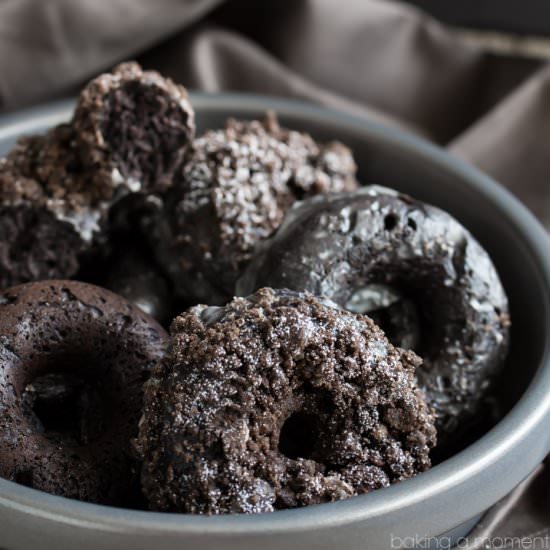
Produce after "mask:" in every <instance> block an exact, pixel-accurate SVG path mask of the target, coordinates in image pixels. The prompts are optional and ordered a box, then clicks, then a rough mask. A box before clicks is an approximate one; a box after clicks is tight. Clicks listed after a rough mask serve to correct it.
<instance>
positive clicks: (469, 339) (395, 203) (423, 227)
mask: <svg viewBox="0 0 550 550" xmlns="http://www.w3.org/2000/svg"><path fill="white" fill-rule="evenodd" d="M380 284H382V285H389V287H391V288H395V289H397V291H398V293H400V294H401V295H402V296H404V297H405V298H406V300H408V301H409V305H410V302H413V303H414V304H415V305H416V309H417V315H418V318H419V319H420V335H419V338H420V341H419V343H417V348H416V350H415V351H417V353H419V354H420V355H421V356H422V357H423V359H424V364H423V365H422V366H421V367H420V369H419V370H418V372H417V376H418V380H419V383H420V385H421V387H422V388H424V390H425V392H426V394H427V398H428V402H429V403H430V404H431V405H432V406H433V407H434V409H435V411H436V414H437V426H438V434H439V435H438V439H439V440H440V441H441V442H444V440H445V439H446V438H447V437H449V436H450V435H451V434H452V433H453V432H455V430H457V429H458V428H460V427H464V426H466V425H467V421H468V420H469V419H470V420H471V419H472V417H473V415H475V413H476V411H478V410H479V408H480V406H481V405H482V403H483V401H484V399H485V397H486V396H487V392H488V388H489V386H490V384H491V382H492V380H493V378H494V377H495V375H496V374H497V372H498V371H499V369H500V367H501V366H502V364H503V360H504V358H505V356H506V353H507V348H508V341H509V324H510V319H509V315H508V301H507V298H506V294H505V292H504V290H503V288H502V285H501V283H500V280H499V278H498V275H497V272H496V270H495V267H494V265H493V264H492V262H491V259H490V258H489V256H488V254H487V253H486V252H485V250H483V248H482V247H481V246H480V244H479V243H478V242H477V241H476V240H475V239H474V237H473V236H472V235H471V234H470V233H469V232H468V231H467V230H466V229H465V228H464V227H462V226H461V225H460V224H459V223H458V222H457V221H456V220H455V219H454V218H452V217H451V216H450V215H449V214H447V213H446V212H443V211H442V210H440V209H438V208H435V207H433V206H429V205H426V204H423V203H420V202H418V201H416V200H414V199H412V198H411V197H408V196H404V195H400V194H398V193H397V192H394V191H392V190H389V189H385V188H380V187H377V186H370V187H366V188H363V189H361V190H359V191H357V192H355V193H354V194H346V195H344V194H341V195H338V196H333V197H319V198H315V199H312V200H309V201H304V202H303V204H301V205H300V206H298V207H297V208H296V209H295V210H293V211H292V212H291V213H290V215H289V216H288V218H287V219H286V220H285V222H284V223H283V225H282V226H281V227H280V229H279V231H278V232H277V233H276V235H275V236H274V237H273V239H272V240H271V242H270V243H268V244H267V245H266V248H265V250H264V252H263V253H262V254H260V255H259V256H258V258H257V260H256V261H255V262H254V265H251V266H250V268H249V271H248V272H247V274H246V275H245V277H244V278H243V280H242V281H241V283H240V285H239V288H238V292H239V294H242V295H246V294H247V293H249V292H250V291H252V290H253V289H255V288H258V287H261V286H265V285H270V286H273V287H278V288H291V289H295V290H300V291H302V290H307V291H309V292H312V293H314V294H317V295H322V296H325V297H327V298H329V299H331V300H333V301H334V302H336V303H337V304H339V305H340V306H341V307H344V308H348V309H352V310H354V311H356V312H357V311H359V312H360V311H363V312H367V311H368V310H369V309H372V306H369V303H368V299H367V298H369V296H370V297H371V298H372V295H373V294H374V295H375V296H376V295H377V294H378V295H379V294H380V288H379V287H377V285H380ZM373 285H375V286H374V287H373ZM386 288H387V287H386ZM362 303H363V305H362ZM393 303H395V300H393ZM396 306H397V305H396ZM361 308H363V309H361ZM409 309H410V308H409ZM414 315H415V314H414V313H413V314H412V317H411V314H410V313H407V314H406V315H403V314H401V318H402V319H403V322H404V325H403V326H402V328H405V329H406V330H405V333H406V334H410V333H411V330H410V325H411V321H410V320H411V318H412V319H414ZM393 319H394V322H395V319H396V316H395V315H393ZM397 322H398V323H399V317H398V318H397ZM405 324H406V325H407V327H409V328H407V327H405ZM399 338H402V336H401V337H399ZM415 338H418V337H415ZM404 343H405V342H403V341H399V339H398V341H397V344H399V345H403V344H404Z"/></svg>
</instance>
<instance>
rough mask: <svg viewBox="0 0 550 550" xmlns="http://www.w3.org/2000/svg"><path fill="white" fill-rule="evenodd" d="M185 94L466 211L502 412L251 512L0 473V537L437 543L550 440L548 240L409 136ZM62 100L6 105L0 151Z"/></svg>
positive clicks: (284, 108) (49, 116)
mask: <svg viewBox="0 0 550 550" xmlns="http://www.w3.org/2000/svg"><path fill="white" fill-rule="evenodd" d="M192 99H193V104H194V106H195V109H196V111H197V115H198V117H197V118H198V124H199V127H202V128H206V127H219V126H220V125H222V123H223V121H224V119H225V118H226V117H228V116H237V117H247V118H250V117H256V116H258V115H260V114H261V113H262V112H264V111H265V110H266V109H268V108H271V109H275V110H276V111H277V112H278V113H279V115H280V117H281V119H282V121H283V122H284V123H285V124H287V125H288V126H290V127H293V128H298V129H302V130H306V131H308V132H311V133H312V134H314V135H315V136H316V137H318V138H320V139H339V140H341V141H344V142H345V143H347V144H348V145H349V146H350V147H352V148H353V150H354V152H355V156H356V159H357V161H358V164H359V169H360V176H361V179H362V180H363V181H364V182H376V183H379V184H382V185H387V186H390V187H395V188H397V189H400V190H402V191H404V192H407V193H410V194H411V195H414V196H415V197H418V198H419V199H422V200H425V201H428V202H430V203H433V204H435V205H437V206H440V207H442V208H444V209H446V210H448V211H449V212H451V213H452V214H453V215H454V216H456V217H457V218H458V219H459V220H460V221H462V223H464V224H465V225H466V226H467V227H468V228H469V229H470V230H471V231H472V232H473V233H474V235H475V236H476V237H477V238H478V239H479V240H480V241H481V242H482V244H483V245H484V246H485V247H486V248H487V250H488V251H489V253H490V254H491V256H492V258H493V260H494V261H495V263H496V265H497V268H498V270H499V273H500V275H501V277H502V280H503V283H504V285H505V287H506V290H507V292H508V295H509V298H510V301H511V309H512V320H513V331H512V349H511V352H510V357H509V361H508V364H507V367H506V372H505V375H504V380H505V384H504V385H503V389H502V392H501V393H502V395H501V400H502V401H503V403H504V407H505V409H506V410H507V411H508V412H507V413H506V414H505V415H504V417H503V418H502V420H501V421H500V422H499V423H498V424H497V425H496V427H494V428H493V429H492V430H490V431H489V432H488V433H486V434H485V435H483V436H482V437H481V438H480V439H478V440H477V441H476V442H475V443H474V444H472V445H471V446H469V447H468V448H466V449H465V450H463V451H461V452H459V453H458V454H456V455H455V456H453V457H452V458H450V459H448V460H445V461H444V462H442V463H441V464H439V465H437V466H435V467H434V468H432V469H431V470H430V471H428V472H426V473H424V474H422V475H419V476H418V477H416V478H414V479H411V480H408V481H405V482H402V483H400V484H398V485H394V486H392V487H389V488H387V489H381V490H379V491H376V492H374V493H371V494H368V495H363V496H359V497H354V498H351V499H348V500H346V501H341V502H337V503H333V504H322V505H319V506H311V507H308V508H302V509H296V510H286V511H281V512H275V513H272V514H264V515H260V516H245V515H235V516H219V517H200V516H191V515H174V514H159V513H153V512H138V511H130V510H121V509H113V508H109V507H103V506H96V505H92V504H86V503H82V502H76V501H72V500H67V499H63V498H59V497H54V496H51V495H48V494H45V493H41V492H39V491H36V490H33V489H29V488H26V487H22V486H19V485H16V484H15V483H12V482H8V481H4V480H0V547H2V548H6V549H10V550H11V549H21V548H45V547H47V548H58V549H70V550H73V549H75V548H79V549H90V550H98V549H103V548H113V549H114V548H132V549H134V550H137V549H147V550H149V549H151V548H154V549H155V550H165V549H166V550H173V549H175V548H199V549H201V550H220V549H224V550H234V549H238V550H247V549H258V548H262V549H263V550H270V549H276V550H279V549H280V548H287V549H301V550H306V549H310V548H311V549H316V550H320V549H329V548H330V549H333V548H339V549H341V550H344V549H347V548H353V549H358V548H364V549H366V548H369V550H373V549H384V548H392V547H393V548H404V547H406V545H407V544H409V545H410V543H411V542H412V541H413V540H414V539H415V537H416V539H417V540H419V539H421V538H425V539H427V540H431V541H432V542H433V546H434V547H436V546H437V547H439V548H445V547H447V546H448V545H449V543H450V542H451V541H452V540H453V539H455V538H456V537H458V536H462V535H465V534H466V533H467V532H468V530H469V529H470V528H471V526H472V525H473V524H474V523H475V522H476V520H477V519H478V518H479V517H480V515H481V514H482V513H483V512H484V511H485V510H487V509H488V508H489V507H490V506H491V505H493V504H494V503H495V502H496V501H497V500H499V499H500V498H501V497H503V496H504V495H506V494H507V493H508V492H509V491H510V490H511V489H513V488H514V487H515V486H516V485H517V484H518V483H519V482H520V481H521V480H522V479H524V478H525V477H526V476H527V475H528V474H529V473H530V472H531V471H532V470H533V469H534V468H535V466H536V465H537V464H538V463H539V462H540V461H541V459H542V458H543V457H544V456H545V455H546V454H547V453H548V451H549V450H550V364H549V357H548V355H549V354H548V351H549V350H548V334H550V242H549V239H548V237H547V235H546V233H545V231H544V230H543V228H542V227H541V226H540V225H539V224H538V223H537V221H535V219H534V218H533V216H531V214H529V213H528V212H527V210H526V209H525V208H524V207H523V206H522V205H521V204H519V203H518V202H517V201H516V200H515V199H514V198H513V197H512V196H510V195H509V194H508V193H507V192H506V191H505V190H504V189H503V188H502V187H500V186H499V185H497V184H496V183H495V182H494V181H492V180H491V179H489V178H488V177H486V176H484V175H483V174H481V173H480V172H478V171H477V170H475V169H474V168H472V167H470V166H468V165H466V164H465V163H463V162H460V161H458V160H456V159H454V158H452V157H450V156H449V155H447V154H446V153H444V152H442V151H441V150H439V149H437V148H436V147H433V146H431V145H429V144H427V143H426V142H424V141H422V140H420V139H418V138H416V137H413V136H410V135H407V134H404V133H402V132H399V131H396V130H393V129H388V128H385V127H382V126H379V125H378V124H375V123H373V122H370V121H368V120H364V119H358V118H353V117H349V116H344V115H342V114H339V113H336V112H333V111H330V110H327V109H320V108H315V107H311V106H308V105H304V104H301V103H297V102H290V101H281V100H276V99H272V98H263V97H258V96H245V95H215V96H209V95H194V96H193V98H192ZM71 107H72V104H71V103H69V102H64V103H60V104H56V105H52V106H49V107H47V108H44V109H34V110H31V111H27V112H25V113H22V114H21V113H19V114H16V115H10V116H9V117H5V118H4V119H3V120H2V121H0V153H1V152H3V151H5V150H6V148H7V147H9V145H11V143H13V141H14V139H15V138H16V137H17V136H18V135H20V134H21V133H24V132H36V131H42V130H43V129H45V128H46V127H48V126H50V125H52V124H55V123H57V122H60V121H63V120H66V119H67V118H68V117H69V113H70V109H71ZM0 421H1V417H0ZM0 452H1V449H0ZM438 536H440V537H444V538H443V539H441V540H440V541H439V543H437V542H436V541H435V539H432V538H433V537H438ZM422 544H423V546H422V547H424V548H425V547H427V545H426V543H425V542H423V543H422Z"/></svg>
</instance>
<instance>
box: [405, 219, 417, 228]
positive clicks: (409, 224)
mask: <svg viewBox="0 0 550 550" xmlns="http://www.w3.org/2000/svg"><path fill="white" fill-rule="evenodd" d="M407 226H408V227H410V228H411V229H412V230H413V231H416V228H417V225H416V222H415V221H414V220H413V219H412V218H408V219H407Z"/></svg>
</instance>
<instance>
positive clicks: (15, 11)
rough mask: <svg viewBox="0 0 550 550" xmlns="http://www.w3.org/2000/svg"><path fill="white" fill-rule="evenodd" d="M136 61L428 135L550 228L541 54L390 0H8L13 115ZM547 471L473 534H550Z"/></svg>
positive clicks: (2, 28)
mask: <svg viewBox="0 0 550 550" xmlns="http://www.w3.org/2000/svg"><path fill="white" fill-rule="evenodd" d="M136 57H137V58H139V59H140V61H141V62H142V63H143V64H144V65H145V66H146V67H148V68H149V67H150V68H156V69H158V70H160V71H162V72H164V73H166V74H168V75H170V76H172V77H174V78H175V79H176V80H178V81H180V82H182V83H183V84H185V85H186V86H188V87H190V88H198V89H202V90H207V91H219V90H247V91H256V92H260V93H269V94H275V95H282V96H290V97H297V98H301V99H306V100H310V101H313V102H316V103H319V104H322V105H331V106H334V107H336V108H338V109H341V110H345V111H349V112H352V113H355V114H357V115H365V116H370V117H374V118H376V119H378V120H382V121H384V122H385V123H387V124H391V125H399V126H401V127H404V128H407V129H408V130H411V131H413V132H416V133H419V134H421V135H424V136H425V137H427V138H428V139H431V140H433V141H435V142H437V143H439V144H441V145H444V146H446V147H448V148H449V150H450V151H451V152H452V153H454V154H456V155H458V156H461V157H463V158H465V159H467V160H469V161H470V162H472V163H474V164H476V165H477V166H479V167H480V168H481V169H483V170H485V171H486V172H488V173H489V174H491V175H493V176H494V177H495V178H496V179H498V180H499V181H500V182H501V183H502V184H503V185H505V186H506V187H508V188H510V189H511V190H512V191H513V192H514V193H516V194H517V195H518V196H519V197H520V198H521V199H522V200H523V201H524V202H525V203H526V204H527V205H528V206H529V207H530V208H531V209H532V210H533V211H534V212H535V214H536V215H537V216H538V217H539V218H540V219H541V221H542V222H543V223H544V224H545V225H546V226H547V227H548V228H550V190H549V186H548V180H549V179H550V139H548V136H549V135H550V67H548V66H547V65H546V63H543V62H542V61H537V60H529V59H522V58H513V57H509V56H507V57H498V56H495V55H490V54H487V53H485V52H483V51H482V50H480V49H477V48H475V47H472V46H471V45H469V44H467V43H466V42H465V41H463V40H462V39H461V38H460V37H458V36H457V35H456V34H455V33H454V32H452V31H451V30H450V29H447V28H445V27H443V26H442V25H440V24H438V23H437V22H436V21H434V20H432V19H430V18H429V17H427V16H425V15H423V14H422V13H421V12H419V11H417V10H415V9H413V8H410V7H407V6H406V5H404V4H400V3H397V2H390V1H382V0H338V1H335V0H286V1H285V0H264V1H262V2H259V1H254V0H249V1H245V0H233V1H225V2H224V1H223V0H154V1H151V0H109V1H108V2H102V1H98V0H48V1H44V0H0V110H14V109H16V108H18V107H21V106H24V105H27V104H30V103H36V102H41V101H46V100H48V99H50V98H52V97H56V96H59V95H67V94H69V93H72V92H74V90H76V89H77V88H78V86H80V85H81V84H82V82H83V81H85V80H86V79H88V78H89V77H90V76H93V75H94V74H96V73H98V72H100V71H102V70H103V69H108V68H110V67H111V66H113V65H114V64H115V63H117V62H118V61H121V60H124V59H129V58H136ZM548 477H549V475H548V472H547V471H546V470H545V469H544V468H543V467H541V469H540V471H538V472H537V473H536V474H535V477H533V478H532V479H531V480H530V481H529V482H526V483H525V484H524V485H523V486H522V487H520V488H518V490H517V491H516V492H515V493H514V495H511V496H510V497H509V498H508V499H506V500H505V501H504V502H503V503H501V504H500V505H499V506H498V507H496V508H495V509H494V510H493V511H492V512H491V513H490V514H488V515H487V517H486V518H484V520H483V522H482V523H481V525H480V526H479V527H478V528H477V530H476V532H475V533H474V534H473V535H475V536H478V537H480V538H484V537H487V536H491V535H493V536H494V535H509V534H514V535H528V534H533V533H537V534H541V533H542V534H544V533H549V528H550V483H549V479H548ZM534 479H535V480H536V481H535V482H534V481H533V480H534ZM472 547H473V546H472Z"/></svg>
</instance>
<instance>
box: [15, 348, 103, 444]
mask: <svg viewBox="0 0 550 550" xmlns="http://www.w3.org/2000/svg"><path fill="white" fill-rule="evenodd" d="M75 362H76V363H77V364H78V367H77V368H75V366H74V364H75ZM92 363H93V362H92V361H89V360H88V359H87V358H86V359H84V358H82V357H78V356H74V355H69V356H63V357H57V358H56V359H55V361H54V362H53V365H51V368H46V369H44V370H43V371H42V372H41V374H39V375H38V376H37V377H36V378H34V379H33V380H32V381H31V382H30V383H29V384H27V386H26V387H25V390H24V394H23V402H24V403H25V409H26V411H27V413H30V415H31V417H32V421H33V423H34V424H35V426H36V428H37V429H38V431H40V432H41V433H43V435H45V436H46V437H48V438H51V439H55V440H63V442H64V443H67V444H71V445H85V444H87V443H89V442H90V441H93V440H94V439H96V438H97V437H98V436H99V435H100V434H101V433H102V432H103V430H104V428H105V426H106V425H107V421H108V409H109V405H108V403H109V402H110V398H109V396H108V395H107V394H106V389H105V388H104V387H102V386H103V385H101V384H100V383H99V382H98V381H97V379H95V378H93V377H92V376H91V374H89V373H92V372H93V370H94V368H95V369H96V371H97V366H95V365H93V364H92ZM49 366H50V365H49Z"/></svg>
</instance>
